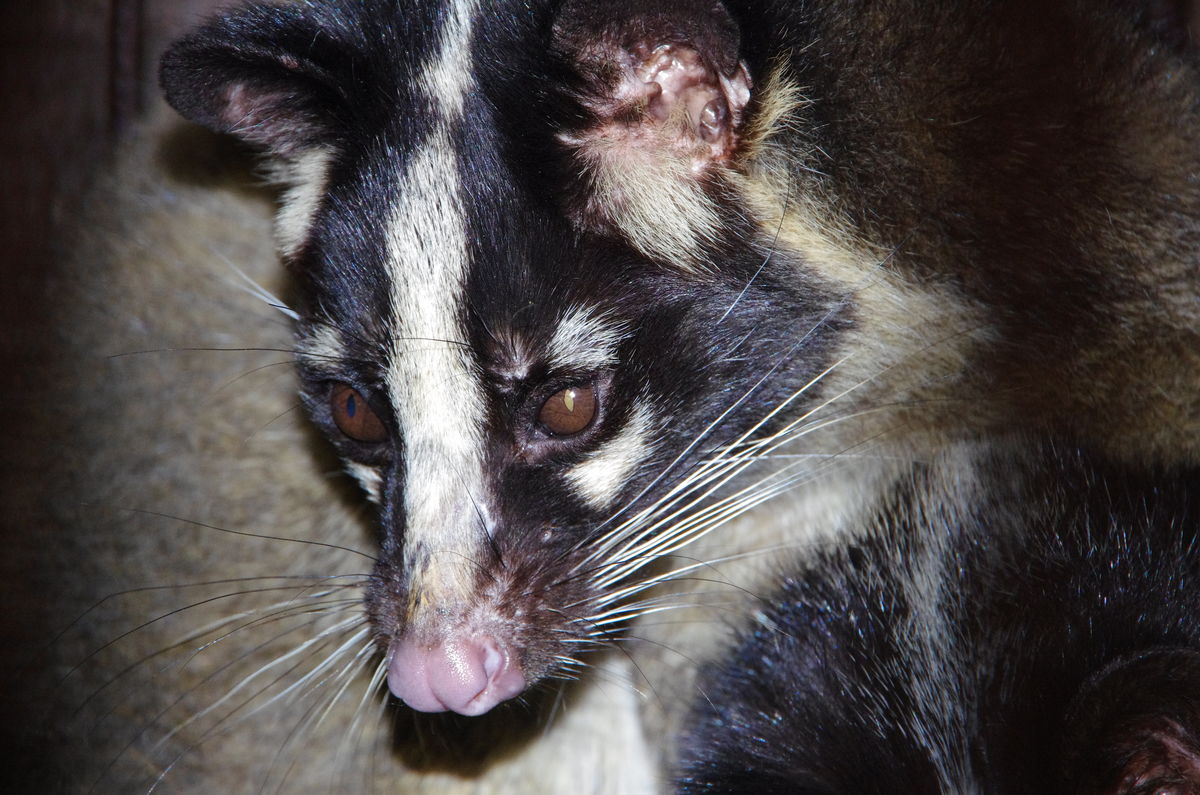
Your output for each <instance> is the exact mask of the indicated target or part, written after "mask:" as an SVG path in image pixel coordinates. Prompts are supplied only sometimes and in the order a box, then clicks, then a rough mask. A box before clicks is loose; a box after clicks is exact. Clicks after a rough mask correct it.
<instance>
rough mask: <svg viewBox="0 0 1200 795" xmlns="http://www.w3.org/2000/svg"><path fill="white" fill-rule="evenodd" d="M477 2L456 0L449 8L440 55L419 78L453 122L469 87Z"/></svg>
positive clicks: (443, 112) (461, 109)
mask: <svg viewBox="0 0 1200 795" xmlns="http://www.w3.org/2000/svg"><path fill="white" fill-rule="evenodd" d="M478 5H479V4H478V3H477V2H474V0H459V1H458V2H456V3H454V6H453V7H452V8H451V9H450V18H449V20H448V21H447V23H446V29H445V31H444V33H443V38H442V48H441V53H440V55H439V56H438V57H437V58H436V59H435V60H434V61H433V62H432V63H431V64H430V65H429V67H428V68H427V69H426V70H425V74H424V76H423V80H422V81H421V82H422V83H423V84H424V86H425V90H426V92H427V93H428V94H429V96H430V97H432V98H433V99H434V100H435V101H436V102H437V104H438V106H439V107H440V108H441V110H442V118H443V119H445V120H447V121H453V120H455V119H458V118H459V117H461V116H462V113H463V99H464V98H465V97H466V95H467V92H468V91H470V90H471V85H472V82H473V81H472V77H471V74H472V72H473V71H474V70H473V64H472V63H471V33H472V27H473V23H474V21H475V15H476V14H477V13H478Z"/></svg>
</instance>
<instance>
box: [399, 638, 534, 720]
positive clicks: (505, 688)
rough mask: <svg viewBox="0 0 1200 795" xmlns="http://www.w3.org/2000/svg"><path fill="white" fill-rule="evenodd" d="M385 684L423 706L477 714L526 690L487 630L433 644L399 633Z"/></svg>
mask: <svg viewBox="0 0 1200 795" xmlns="http://www.w3.org/2000/svg"><path fill="white" fill-rule="evenodd" d="M388 686H389V687H390V688H391V691H392V693H393V694H394V695H395V696H396V697H397V698H399V699H400V700H402V701H403V702H404V703H406V704H408V705H409V706H410V707H412V708H413V709H416V710H420V711H422V712H443V711H445V710H452V711H454V712H457V713H459V714H461V715H481V714H483V713H484V712H487V711H488V710H490V709H491V708H492V707H494V706H496V705H497V704H499V703H501V702H502V701H507V700H508V699H510V698H512V697H513V696H516V695H518V694H519V693H520V692H521V691H522V690H524V689H525V676H524V673H523V672H522V671H521V668H520V666H519V664H517V662H516V661H515V660H514V656H513V655H512V654H511V653H509V651H508V650H507V648H506V647H505V646H503V645H502V644H501V643H500V642H499V641H497V640H496V639H495V638H493V637H490V636H483V637H475V638H450V639H448V640H446V641H445V642H444V643H442V644H441V645H439V646H434V647H432V648H425V647H421V646H418V645H417V644H416V643H414V642H412V641H410V640H407V639H404V638H401V639H398V640H396V641H394V642H393V644H392V651H391V662H390V664H389V670H388Z"/></svg>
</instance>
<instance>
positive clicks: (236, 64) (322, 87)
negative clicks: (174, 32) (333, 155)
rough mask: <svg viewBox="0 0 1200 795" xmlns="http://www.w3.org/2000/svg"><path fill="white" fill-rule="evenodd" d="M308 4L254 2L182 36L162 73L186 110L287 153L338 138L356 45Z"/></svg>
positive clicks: (169, 94) (169, 93)
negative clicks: (261, 4)
mask: <svg viewBox="0 0 1200 795" xmlns="http://www.w3.org/2000/svg"><path fill="white" fill-rule="evenodd" d="M338 30H340V29H339V28H338V27H337V26H335V25H329V26H325V25H322V24H321V21H320V20H319V19H318V18H316V17H315V16H314V14H312V13H309V12H308V11H306V8H305V6H304V5H301V4H295V5H290V6H251V7H249V8H246V9H243V10H241V11H238V12H235V13H232V14H230V15H228V16H224V17H221V18H218V19H216V20H214V21H213V22H211V23H209V24H208V25H206V26H205V27H203V28H201V29H200V30H198V31H196V32H195V33H193V34H191V35H189V36H186V37H185V38H182V39H180V40H179V41H177V42H175V44H174V45H172V46H171V48H170V49H169V50H167V52H166V54H165V55H164V56H163V59H162V63H161V71H160V75H159V76H160V81H161V83H162V88H163V91H164V93H165V94H166V98H167V101H168V102H169V103H170V104H171V105H172V107H174V108H175V109H176V110H177V111H179V113H180V114H182V115H183V116H184V117H186V118H188V119H190V120H191V121H194V122H196V123H197V124H201V125H203V126H205V127H208V128H209V129H212V130H214V131H216V132H221V133H228V134H230V135H233V136H236V137H237V138H240V139H242V140H243V141H246V142H247V143H250V144H253V145H256V146H259V147H262V148H264V149H266V150H267V151H268V152H270V153H272V154H275V155H280V156H284V157H288V156H292V155H295V154H296V153H298V152H300V151H303V150H306V149H310V148H312V147H314V146H319V145H326V144H329V143H331V139H332V138H333V137H334V136H335V135H336V130H338V129H339V128H340V125H341V124H342V123H344V121H345V118H344V116H345V115H346V114H347V111H348V108H349V107H350V99H349V98H348V97H346V96H345V94H344V91H345V87H346V86H347V85H353V81H352V80H349V81H348V80H346V75H345V73H346V72H347V71H348V70H350V69H351V68H352V66H353V64H354V48H353V47H352V46H350V45H349V44H348V43H346V42H342V41H339V40H338V39H337V38H335V36H336V35H337V34H336V31H338Z"/></svg>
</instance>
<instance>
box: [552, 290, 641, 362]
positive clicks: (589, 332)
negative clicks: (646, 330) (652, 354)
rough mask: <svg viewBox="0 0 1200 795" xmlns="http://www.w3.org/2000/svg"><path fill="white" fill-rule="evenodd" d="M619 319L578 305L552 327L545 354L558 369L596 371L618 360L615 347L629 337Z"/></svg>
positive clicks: (626, 329)
mask: <svg viewBox="0 0 1200 795" xmlns="http://www.w3.org/2000/svg"><path fill="white" fill-rule="evenodd" d="M628 333H629V331H628V328H627V327H626V326H625V325H624V324H622V323H620V322H619V321H615V320H612V319H610V318H607V317H605V316H604V315H603V314H600V313H599V312H597V311H595V310H593V309H591V308H590V307H586V306H581V307H575V308H574V309H572V310H571V311H570V312H569V313H568V314H567V315H566V317H564V318H563V319H562V320H561V321H560V322H559V323H558V325H557V327H556V328H555V330H554V337H553V338H551V340H550V345H549V348H548V350H547V357H548V359H549V361H550V365H551V366H552V367H554V368H559V369H564V370H568V369H573V370H598V369H600V368H602V367H610V366H612V365H614V364H616V363H617V346H618V345H620V344H621V340H623V339H624V338H625V337H626V336H628Z"/></svg>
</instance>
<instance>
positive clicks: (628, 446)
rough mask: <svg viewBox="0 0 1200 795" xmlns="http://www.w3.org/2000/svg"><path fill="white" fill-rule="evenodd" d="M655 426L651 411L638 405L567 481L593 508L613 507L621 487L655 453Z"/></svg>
mask: <svg viewBox="0 0 1200 795" xmlns="http://www.w3.org/2000/svg"><path fill="white" fill-rule="evenodd" d="M653 427H654V422H653V417H652V415H651V413H650V410H649V409H648V408H647V407H646V406H638V407H637V408H636V409H634V412H633V414H632V416H630V418H629V422H628V423H627V424H626V425H625V427H624V428H622V429H621V432H620V433H618V434H617V435H616V436H615V437H613V438H612V439H610V440H609V441H608V442H606V443H605V444H604V445H603V446H602V447H601V448H600V449H599V450H597V451H596V452H595V453H594V454H593V455H592V456H591V457H590V458H588V460H586V461H584V462H583V463H581V464H576V465H575V466H574V467H573V468H572V469H571V470H570V471H569V472H567V481H568V482H569V483H570V484H571V486H572V487H573V488H574V489H575V492H576V493H577V494H579V495H580V496H581V497H583V498H584V499H585V500H587V502H588V504H589V505H591V506H592V507H593V508H595V509H597V510H603V509H605V508H608V507H610V506H611V505H612V501H613V500H615V499H616V498H617V495H618V494H619V493H620V491H621V487H622V486H624V485H625V483H626V481H628V480H629V478H630V477H631V476H632V475H633V473H634V472H635V471H637V468H638V466H639V465H640V464H641V463H642V462H643V461H645V460H646V459H647V458H649V456H650V455H651V454H652V453H653V452H654V450H653V443H654V442H653V439H652V437H651V431H652V429H653Z"/></svg>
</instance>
